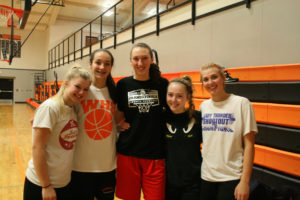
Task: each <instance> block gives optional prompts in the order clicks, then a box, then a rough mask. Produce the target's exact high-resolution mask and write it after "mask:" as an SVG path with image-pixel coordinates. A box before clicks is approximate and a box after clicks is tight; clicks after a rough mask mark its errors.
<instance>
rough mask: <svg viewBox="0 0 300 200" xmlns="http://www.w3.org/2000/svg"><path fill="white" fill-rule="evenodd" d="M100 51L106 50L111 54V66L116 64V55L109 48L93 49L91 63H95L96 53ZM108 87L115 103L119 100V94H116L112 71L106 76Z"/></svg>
mask: <svg viewBox="0 0 300 200" xmlns="http://www.w3.org/2000/svg"><path fill="white" fill-rule="evenodd" d="M99 52H105V53H107V54H108V55H109V56H110V59H111V60H110V63H111V67H112V66H113V65H114V57H113V55H112V53H111V52H110V51H108V50H107V49H97V50H95V51H93V52H92V53H91V55H90V64H92V63H93V61H94V58H95V54H96V53H99ZM106 87H107V88H108V93H109V96H110V98H111V99H112V100H113V102H114V103H116V102H117V95H116V83H115V81H114V79H113V77H112V75H111V73H109V75H108V76H107V78H106Z"/></svg>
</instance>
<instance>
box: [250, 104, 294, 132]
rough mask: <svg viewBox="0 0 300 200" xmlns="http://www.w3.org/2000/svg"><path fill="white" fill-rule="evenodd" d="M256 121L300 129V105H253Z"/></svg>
mask: <svg viewBox="0 0 300 200" xmlns="http://www.w3.org/2000/svg"><path fill="white" fill-rule="evenodd" d="M252 105H253V108H254V112H255V116H256V121H258V122H261V123H267V124H274V125H280V126H288V127H294V128H300V105H289V104H275V103H252Z"/></svg>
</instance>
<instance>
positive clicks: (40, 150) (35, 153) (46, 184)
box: [32, 128, 56, 200]
mask: <svg viewBox="0 0 300 200" xmlns="http://www.w3.org/2000/svg"><path fill="white" fill-rule="evenodd" d="M49 135H50V129H49V128H34V136H33V144H32V158H33V164H34V168H35V171H36V174H37V176H38V178H39V180H40V184H41V187H42V197H43V200H48V199H49V200H55V199H56V192H55V190H54V188H53V187H52V185H51V181H50V177H49V173H48V166H47V161H46V151H45V148H46V144H47V141H48V138H49Z"/></svg>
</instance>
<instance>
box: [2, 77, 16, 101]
mask: <svg viewBox="0 0 300 200" xmlns="http://www.w3.org/2000/svg"><path fill="white" fill-rule="evenodd" d="M13 99H14V79H12V78H0V101H11V102H13Z"/></svg>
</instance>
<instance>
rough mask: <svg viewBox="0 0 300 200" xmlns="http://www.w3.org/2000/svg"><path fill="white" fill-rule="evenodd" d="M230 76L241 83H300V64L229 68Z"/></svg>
mask: <svg viewBox="0 0 300 200" xmlns="http://www.w3.org/2000/svg"><path fill="white" fill-rule="evenodd" d="M227 71H228V72H229V74H230V76H231V77H233V78H239V81H241V82H246V81H250V82H252V81H300V63H296V64H286V65H268V66H249V67H237V68H228V69H227Z"/></svg>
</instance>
